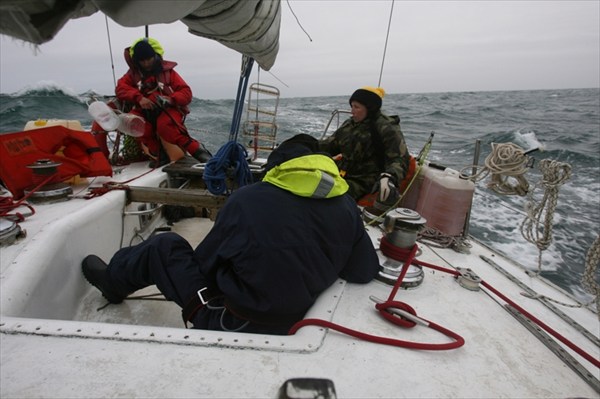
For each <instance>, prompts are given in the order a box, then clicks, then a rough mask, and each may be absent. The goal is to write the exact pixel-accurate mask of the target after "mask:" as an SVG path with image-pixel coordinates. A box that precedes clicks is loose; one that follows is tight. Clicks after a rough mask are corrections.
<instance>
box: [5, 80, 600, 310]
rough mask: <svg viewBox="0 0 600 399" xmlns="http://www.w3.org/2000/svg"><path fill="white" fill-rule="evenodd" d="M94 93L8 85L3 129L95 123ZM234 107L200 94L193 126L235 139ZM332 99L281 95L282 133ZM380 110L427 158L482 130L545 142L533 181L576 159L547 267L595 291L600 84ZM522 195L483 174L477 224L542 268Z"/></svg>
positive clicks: (344, 105)
mask: <svg viewBox="0 0 600 399" xmlns="http://www.w3.org/2000/svg"><path fill="white" fill-rule="evenodd" d="M90 94H92V93H83V94H75V93H69V92H65V91H64V90H63V89H61V88H59V87H53V86H49V87H38V88H36V89H32V90H29V91H24V92H20V93H14V94H10V95H9V94H1V95H0V132H2V133H6V132H14V131H20V130H22V129H23V127H24V126H25V123H26V122H27V121H29V120H35V119H38V118H42V119H51V118H53V119H77V120H80V121H81V122H82V124H83V125H84V127H85V128H89V127H90V126H91V122H92V120H91V117H90V116H89V114H88V112H87V103H88V102H89V98H90ZM233 109H234V100H216V101H208V100H202V99H194V101H193V103H192V106H191V113H190V115H189V116H188V118H187V121H186V125H187V127H188V130H189V131H190V133H191V134H192V135H193V136H195V137H196V138H197V139H199V140H200V141H202V142H204V143H205V145H206V146H207V147H208V148H209V149H210V150H211V151H212V152H213V153H215V152H216V151H217V150H218V149H219V148H220V146H222V145H223V144H225V143H226V142H227V141H228V138H229V126H230V125H231V120H232V112H233ZM334 109H343V110H347V109H348V98H347V97H346V96H333V97H311V98H283V99H281V100H280V102H279V106H278V112H277V119H276V122H277V125H278V141H279V142H280V141H282V140H284V139H285V138H288V137H290V136H292V135H295V134H298V133H308V134H311V135H313V136H315V137H321V135H322V134H323V131H324V128H325V126H326V124H327V121H328V120H329V117H330V115H331V113H332V111H333V110H334ZM383 111H384V112H385V113H387V114H397V115H399V116H400V117H401V121H402V122H401V126H402V131H403V133H404V136H405V138H406V140H407V143H408V146H409V149H410V151H411V152H412V153H413V154H414V155H416V154H417V153H418V152H419V150H420V149H421V148H422V146H423V145H424V143H425V141H426V140H427V138H428V137H429V135H430V133H431V132H435V135H434V140H433V146H432V149H431V152H430V154H429V158H428V159H429V160H430V161H432V162H435V163H438V164H442V165H444V166H447V167H450V168H453V169H456V170H461V169H463V168H465V167H467V166H470V165H472V163H473V156H474V148H475V147H474V143H475V140H480V141H481V144H482V147H481V157H480V162H483V160H484V159H485V157H486V156H487V155H488V154H489V153H490V149H491V143H508V142H512V143H514V144H516V145H518V146H520V147H521V148H523V149H524V150H529V149H533V148H542V149H543V150H541V151H536V152H534V153H532V154H531V157H532V158H534V159H535V161H534V166H533V168H532V169H531V170H530V172H529V173H528V174H527V179H528V181H529V182H530V184H534V183H536V182H537V181H539V179H540V171H539V170H538V169H537V165H539V161H540V160H542V159H545V158H550V159H554V160H557V161H559V162H563V163H567V164H569V165H570V166H571V168H572V176H571V179H570V180H569V181H567V182H566V184H564V185H563V186H561V187H560V191H559V196H558V203H557V208H556V211H555V215H554V225H553V230H552V243H551V245H550V247H549V248H548V249H547V250H545V251H544V253H543V257H542V260H543V266H542V270H543V272H542V274H543V275H544V276H545V277H547V278H549V279H550V280H552V281H553V282H554V283H556V284H557V285H559V286H561V287H562V288H564V289H565V290H567V291H570V292H572V293H573V294H575V295H576V296H577V297H578V298H580V299H581V300H583V301H587V300H589V299H590V298H591V296H590V295H589V294H588V293H586V292H585V291H584V289H583V287H582V285H581V279H582V273H583V270H584V265H585V259H586V255H587V251H588V249H589V248H590V246H591V244H592V242H593V241H594V240H595V239H596V237H597V236H598V234H599V233H600V89H596V88H595V89H572V90H539V91H495V92H456V93H428V94H388V95H387V96H386V97H385V99H384V106H383ZM242 120H245V114H244V115H243V117H242ZM541 194H542V193H540V195H541ZM525 202H526V197H520V196H501V195H498V194H496V193H494V192H492V191H491V190H489V189H488V188H486V184H485V181H482V182H479V183H478V184H477V188H476V191H475V198H474V200H473V211H472V215H471V228H470V232H471V234H473V235H474V236H476V237H478V238H479V239H480V240H481V241H483V242H484V243H486V244H488V245H490V246H492V247H494V248H496V249H497V250H499V251H501V252H504V253H506V254H509V255H512V256H513V257H515V258H516V260H517V261H518V262H520V263H521V264H523V265H525V266H526V267H528V268H529V269H531V270H536V269H537V262H538V261H537V259H538V250H537V248H536V246H535V245H534V244H531V243H529V242H527V241H525V239H524V238H523V237H522V234H521V230H520V224H521V222H522V220H523V217H524V210H523V208H524V204H525ZM599 280H600V278H599V276H598V273H596V281H597V282H598V281H599Z"/></svg>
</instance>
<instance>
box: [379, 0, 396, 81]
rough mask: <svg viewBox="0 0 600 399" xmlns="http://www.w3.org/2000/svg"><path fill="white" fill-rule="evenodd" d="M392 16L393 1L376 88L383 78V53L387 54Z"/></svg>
mask: <svg viewBox="0 0 600 399" xmlns="http://www.w3.org/2000/svg"><path fill="white" fill-rule="evenodd" d="M393 14H394V0H392V8H391V9H390V19H389V21H388V28H387V34H386V35H385V46H384V47H383V57H382V59H381V70H380V71H379V83H378V84H377V86H378V87H381V77H382V76H383V64H384V63H385V53H386V52H387V45H388V39H389V37H390V27H391V26H392V16H393Z"/></svg>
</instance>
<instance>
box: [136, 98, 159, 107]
mask: <svg viewBox="0 0 600 399" xmlns="http://www.w3.org/2000/svg"><path fill="white" fill-rule="evenodd" d="M140 107H142V108H143V109H152V108H154V107H156V104H154V103H153V102H152V100H150V99H148V98H147V97H142V99H141V100H140Z"/></svg>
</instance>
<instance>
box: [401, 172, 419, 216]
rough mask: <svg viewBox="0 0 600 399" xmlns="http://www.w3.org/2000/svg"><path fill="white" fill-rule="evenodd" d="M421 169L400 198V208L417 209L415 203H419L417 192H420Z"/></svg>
mask: <svg viewBox="0 0 600 399" xmlns="http://www.w3.org/2000/svg"><path fill="white" fill-rule="evenodd" d="M423 179H424V178H423V171H422V170H421V171H420V172H419V174H418V175H417V177H416V178H415V180H414V181H413V182H412V184H411V185H410V187H409V188H408V191H406V192H405V193H404V195H403V196H402V199H401V200H400V204H399V206H400V207H401V208H407V209H412V210H413V211H416V210H417V204H418V203H419V194H420V193H421V186H422V185H423Z"/></svg>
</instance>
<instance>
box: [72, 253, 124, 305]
mask: <svg viewBox="0 0 600 399" xmlns="http://www.w3.org/2000/svg"><path fill="white" fill-rule="evenodd" d="M107 268H108V266H107V265H106V263H104V261H103V260H102V259H100V258H99V257H97V256H96V255H88V256H86V257H85V258H84V259H83V261H82V262H81V271H82V272H83V276H84V277H85V279H86V280H87V281H88V283H90V284H91V285H93V286H94V287H96V288H98V289H99V290H100V292H101V293H102V296H104V297H105V298H106V299H108V302H110V303H121V302H123V299H125V298H126V297H127V295H129V294H126V293H120V292H118V290H117V289H116V288H114V287H112V286H111V283H110V278H109V276H108V272H107Z"/></svg>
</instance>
